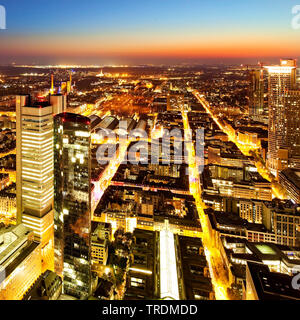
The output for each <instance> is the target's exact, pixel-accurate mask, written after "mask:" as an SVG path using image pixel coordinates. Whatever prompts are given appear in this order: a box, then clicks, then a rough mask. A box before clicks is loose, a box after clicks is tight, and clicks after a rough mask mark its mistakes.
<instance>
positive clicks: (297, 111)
mask: <svg viewBox="0 0 300 320" xmlns="http://www.w3.org/2000/svg"><path fill="white" fill-rule="evenodd" d="M284 105H285V107H286V144H287V148H288V152H289V163H288V164H289V167H291V168H297V169H300V90H287V91H286V92H285V94H284Z"/></svg>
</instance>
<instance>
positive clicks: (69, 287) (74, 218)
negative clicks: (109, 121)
mask: <svg viewBox="0 0 300 320" xmlns="http://www.w3.org/2000/svg"><path fill="white" fill-rule="evenodd" d="M90 144H91V137H90V119H89V118H86V117H83V116H80V115H76V114H71V113H62V114H59V115H57V116H55V118H54V176H55V179H54V226H55V228H54V229H55V230H54V238H55V239H54V244H55V271H56V273H57V274H58V275H60V276H61V277H62V278H63V293H64V294H67V295H71V296H74V297H76V298H78V299H85V298H87V297H88V296H89V294H90V290H91V289H90V288H91V236H90V234H91V160H90V159H91V156H90V150H91V148H90Z"/></svg>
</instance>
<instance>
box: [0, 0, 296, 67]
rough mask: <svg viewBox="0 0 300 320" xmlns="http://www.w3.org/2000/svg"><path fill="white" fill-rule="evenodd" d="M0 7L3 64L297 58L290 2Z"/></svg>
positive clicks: (16, 3)
mask: <svg viewBox="0 0 300 320" xmlns="http://www.w3.org/2000/svg"><path fill="white" fill-rule="evenodd" d="M1 5H3V6H4V7H5V8H6V14H7V17H6V20H7V29H6V30H1V31H0V39H1V43H2V45H1V47H2V49H1V52H0V57H1V64H10V63H13V62H15V63H17V64H22V63H28V64H48V63H51V64H70V63H71V64H72V63H75V64H85V65H87V64H97V65H99V64H143V63H153V64H163V63H169V64H172V63H207V64H212V63H218V64H220V63H224V64H230V63H255V62H257V60H266V62H270V63H273V62H275V61H276V60H278V58H279V57H285V58H289V57H296V58H297V57H299V55H300V45H299V44H298V43H299V42H298V41H296V40H297V39H298V37H299V34H300V30H294V29H293V28H292V25H291V22H292V19H293V17H294V16H295V15H293V14H292V8H293V7H294V6H295V3H294V1H292V0H289V1H285V2H284V3H283V2H282V1H269V0H267V1H264V2H263V3H261V1H257V0H255V1H251V3H249V2H239V1H234V0H231V1H227V2H226V3H224V2H222V1H212V2H207V1H195V0H190V1H177V0H176V1H169V0H167V1H163V2H162V1H152V2H151V3H150V2H149V3H145V2H143V3H141V2H139V1H129V2H128V1H127V2H123V1H114V2H113V3H107V2H104V1H89V6H87V5H86V4H85V3H82V2H81V1H72V3H71V2H70V1H63V2H58V1H51V2H47V3H44V4H43V5H42V6H40V5H39V3H38V1H36V0H30V1H26V3H24V2H23V3H20V2H19V1H16V0H12V1H11V0H10V1H7V0H3V1H2V2H1Z"/></svg>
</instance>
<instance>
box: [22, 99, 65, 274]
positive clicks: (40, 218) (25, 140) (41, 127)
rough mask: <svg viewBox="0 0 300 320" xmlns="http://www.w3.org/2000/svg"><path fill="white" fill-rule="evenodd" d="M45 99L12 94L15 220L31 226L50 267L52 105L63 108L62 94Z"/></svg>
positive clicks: (44, 259) (51, 258)
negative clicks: (14, 132)
mask: <svg viewBox="0 0 300 320" xmlns="http://www.w3.org/2000/svg"><path fill="white" fill-rule="evenodd" d="M49 99H50V100H51V102H50V101H49V100H48V101H47V99H46V100H45V101H42V102H41V101H34V100H33V99H32V98H31V97H30V96H29V95H23V96H17V97H16V118H17V156H16V165H17V222H18V223H21V222H22V223H23V224H24V225H25V226H27V227H28V228H30V229H32V230H33V231H34V234H35V237H36V240H38V241H40V242H41V245H42V258H43V270H46V269H50V270H52V269H53V268H54V265H53V105H54V106H55V111H56V112H59V111H61V110H63V108H65V105H64V98H63V96H56V97H49ZM51 103H52V104H53V105H52V104H51Z"/></svg>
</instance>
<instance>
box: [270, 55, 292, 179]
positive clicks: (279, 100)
mask: <svg viewBox="0 0 300 320" xmlns="http://www.w3.org/2000/svg"><path fill="white" fill-rule="evenodd" d="M267 69H268V72H269V78H268V82H269V146H268V166H269V168H270V170H271V172H272V173H273V174H274V175H276V176H277V175H278V172H279V171H281V170H283V169H285V168H286V167H288V161H289V160H288V159H289V156H290V155H289V147H290V146H289V141H290V138H289V134H290V131H289V130H288V127H289V126H290V125H289V120H288V114H289V112H288V108H289V106H288V103H286V101H287V100H290V99H291V98H290V97H286V93H287V91H288V90H293V89H295V88H296V60H280V65H279V66H269V67H267ZM289 96H290V95H289Z"/></svg>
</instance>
